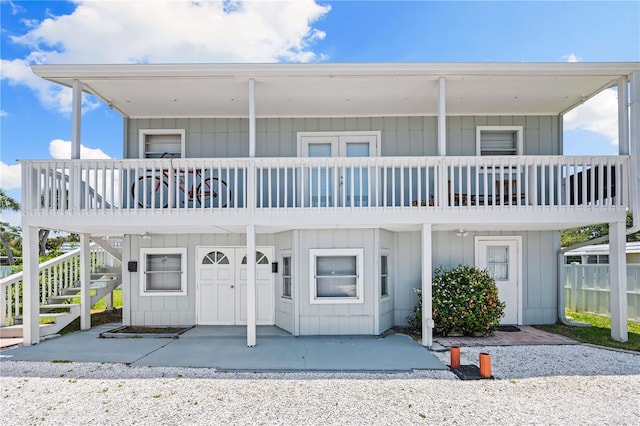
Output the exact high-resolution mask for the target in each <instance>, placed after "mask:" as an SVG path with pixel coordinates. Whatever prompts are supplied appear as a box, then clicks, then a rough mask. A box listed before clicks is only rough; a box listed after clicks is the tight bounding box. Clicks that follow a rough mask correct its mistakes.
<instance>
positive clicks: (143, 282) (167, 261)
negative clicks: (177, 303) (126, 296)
mask: <svg viewBox="0 0 640 426" xmlns="http://www.w3.org/2000/svg"><path fill="white" fill-rule="evenodd" d="M140 260H141V262H140V263H141V264H142V266H141V271H140V294H141V295H142V296H185V295H186V294H187V249H186V248H142V249H140Z"/></svg>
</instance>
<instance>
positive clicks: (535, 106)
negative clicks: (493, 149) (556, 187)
mask: <svg viewBox="0 0 640 426" xmlns="http://www.w3.org/2000/svg"><path fill="white" fill-rule="evenodd" d="M32 69H33V72H34V73H35V74H36V75H38V76H40V77H42V78H44V79H46V80H49V81H52V82H55V83H59V84H62V85H64V86H72V85H73V81H74V80H78V81H80V82H82V83H83V88H84V90H85V91H86V92H88V93H92V94H94V95H96V96H98V97H99V98H100V99H102V100H103V101H104V102H105V103H106V104H108V105H109V106H111V107H112V108H113V109H115V110H117V111H119V112H120V113H121V114H122V115H124V116H127V117H131V118H150V117H175V118H178V117H247V116H248V109H249V107H248V105H249V89H248V84H247V81H248V80H249V79H251V78H253V79H255V81H256V84H255V93H256V106H255V108H256V116H257V117H336V116H343V117H348V116H424V115H437V113H438V102H437V99H438V90H439V83H438V81H439V78H440V77H444V78H445V96H446V113H447V115H480V114H483V115H501V114H508V115H550V114H553V115H557V114H560V113H563V112H565V111H567V110H569V109H572V108H573V107H575V106H576V105H578V104H580V103H582V102H584V101H585V100H587V99H589V98H590V97H592V96H594V95H595V94H597V93H598V92H600V91H601V90H603V89H604V88H607V87H610V86H612V85H615V84H616V81H617V80H618V79H619V78H620V77H623V76H628V75H630V74H631V73H632V72H634V71H638V70H640V63H638V62H630V63H585V62H576V63H524V62H523V63H368V64H367V63H364V64H363V63H351V64H331V63H312V64H130V65H34V66H33V67H32Z"/></svg>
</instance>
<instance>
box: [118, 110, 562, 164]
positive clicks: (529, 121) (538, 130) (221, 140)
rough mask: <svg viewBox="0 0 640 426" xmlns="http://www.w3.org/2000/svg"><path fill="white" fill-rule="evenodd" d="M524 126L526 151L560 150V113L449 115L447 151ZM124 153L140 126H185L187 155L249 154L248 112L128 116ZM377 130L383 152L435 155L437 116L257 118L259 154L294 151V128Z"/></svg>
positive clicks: (471, 148) (467, 150)
mask: <svg viewBox="0 0 640 426" xmlns="http://www.w3.org/2000/svg"><path fill="white" fill-rule="evenodd" d="M490 125H504V126H523V127H524V135H523V136H524V154H526V155H558V154H561V153H562V148H561V146H560V145H561V144H560V142H559V135H558V133H559V131H558V117H555V116H541V117H538V116H495V117H494V116H489V117H484V116H482V117H471V116H451V117H447V154H448V155H454V156H455V155H472V156H473V155H476V142H475V132H476V126H490ZM125 127H126V135H125V136H126V141H125V151H124V157H125V158H138V157H139V152H138V150H139V147H138V145H139V142H138V132H139V130H140V129H186V155H187V157H193V158H198V157H200V158H202V157H205V158H207V157H215V158H234V157H247V156H248V155H249V121H248V119H246V118H181V119H169V118H167V119H131V120H127V125H126V126H125ZM354 130H360V131H381V132H382V146H381V150H380V152H381V155H383V156H434V155H437V137H438V132H437V118H436V117H351V118H263V119H258V120H256V156H257V157H295V156H296V155H297V133H298V132H316V131H354Z"/></svg>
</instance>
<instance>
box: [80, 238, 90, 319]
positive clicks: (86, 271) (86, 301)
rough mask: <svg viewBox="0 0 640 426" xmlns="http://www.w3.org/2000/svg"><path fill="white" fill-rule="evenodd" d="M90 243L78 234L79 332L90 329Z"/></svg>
mask: <svg viewBox="0 0 640 426" xmlns="http://www.w3.org/2000/svg"><path fill="white" fill-rule="evenodd" d="M90 243H91V241H90V240H89V235H88V234H80V330H89V329H90V328H91V270H90V268H91V249H90V248H89V245H90Z"/></svg>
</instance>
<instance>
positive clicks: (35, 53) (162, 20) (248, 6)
mask: <svg viewBox="0 0 640 426" xmlns="http://www.w3.org/2000/svg"><path fill="white" fill-rule="evenodd" d="M329 10H330V6H321V5H318V4H316V3H315V1H313V0H299V1H268V2H267V1H215V2H214V1H205V2H194V1H185V0H181V1H153V2H149V1H136V2H125V1H101V2H98V1H79V2H78V5H77V7H76V9H75V10H74V11H73V12H72V13H71V14H69V15H62V16H51V17H48V18H47V19H45V20H43V21H42V22H39V23H34V22H30V23H29V25H28V26H27V27H28V30H27V32H26V33H24V34H22V35H18V36H12V37H11V40H12V41H13V42H14V43H17V44H21V45H23V46H27V47H29V48H31V49H32V51H31V53H30V54H29V55H28V56H27V57H25V58H23V59H14V60H3V61H2V69H3V73H2V74H3V75H2V78H3V79H4V78H7V79H8V80H9V81H10V82H11V83H13V84H24V85H27V86H29V87H30V88H32V89H33V90H34V91H35V92H36V93H37V95H38V97H39V98H40V100H41V101H42V103H43V104H44V105H45V106H47V107H49V108H54V109H57V110H60V111H63V112H67V111H69V110H70V103H71V94H70V91H69V90H68V89H61V88H58V87H54V86H53V85H51V84H49V83H47V82H45V81H42V80H40V79H38V78H37V77H35V76H34V75H33V74H32V73H31V70H30V69H29V65H31V64H61V63H81V64H86V63H168V62H169V63H171V62H174V63H175V62H181V63H185V62H186V63H189V62H210V63H211V62H277V61H295V62H308V61H312V60H314V59H317V58H323V57H324V56H322V55H318V54H316V53H315V52H313V50H312V49H311V45H312V44H313V43H314V42H315V41H317V40H321V39H323V38H324V37H325V33H324V32H323V31H320V30H318V29H317V28H313V27H312V26H311V24H312V23H314V22H316V21H318V20H319V19H320V18H322V17H323V16H324V15H325V14H327V13H328V12H329ZM5 70H6V71H7V72H6V73H5ZM90 106H91V105H85V108H88V107H90Z"/></svg>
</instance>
